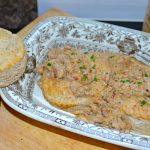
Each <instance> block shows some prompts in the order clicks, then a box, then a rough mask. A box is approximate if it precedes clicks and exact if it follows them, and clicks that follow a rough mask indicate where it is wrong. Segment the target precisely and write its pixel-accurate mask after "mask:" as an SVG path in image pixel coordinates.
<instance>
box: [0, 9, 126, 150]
mask: <svg viewBox="0 0 150 150" xmlns="http://www.w3.org/2000/svg"><path fill="white" fill-rule="evenodd" d="M51 16H69V14H67V13H64V12H62V11H60V10H57V9H50V10H49V11H48V12H46V13H45V14H43V15H42V16H40V17H38V18H37V19H36V20H34V21H33V22H31V23H30V24H29V25H28V26H26V27H25V28H24V29H22V30H21V31H20V32H19V33H18V34H19V35H20V36H21V37H22V38H23V37H24V36H25V35H26V34H27V33H28V32H29V31H30V30H31V29H32V27H33V26H34V25H36V24H37V23H38V22H40V21H41V20H43V19H45V18H47V17H51ZM0 103H1V104H0V150H33V149H34V150H84V149H85V150H104V149H109V150H127V148H123V147H120V146H116V145H113V144H109V143H105V142H101V141H98V140H94V139H91V138H88V137H84V136H81V135H77V134H75V133H71V132H69V131H65V130H63V129H59V128H56V127H53V126H50V125H46V124H43V123H40V122H38V121H35V120H32V119H30V118H28V117H25V116H23V115H22V114H20V113H18V112H16V111H15V110H13V109H11V108H10V107H9V106H7V105H6V104H5V103H4V102H2V99H1V98H0Z"/></svg>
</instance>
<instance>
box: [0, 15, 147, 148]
mask: <svg viewBox="0 0 150 150" xmlns="http://www.w3.org/2000/svg"><path fill="white" fill-rule="evenodd" d="M52 20H62V21H64V22H65V21H66V22H67V21H68V22H69V21H70V20H75V21H78V22H80V21H81V22H83V23H85V24H86V23H89V24H90V23H91V24H95V25H97V26H99V25H100V24H101V25H106V26H110V27H113V28H114V29H116V30H117V29H119V30H122V31H124V32H132V33H135V34H140V35H143V36H144V35H145V36H148V37H150V34H148V33H144V32H140V31H136V30H133V29H128V28H124V27H119V26H115V25H109V24H107V23H101V22H95V21H89V20H87V19H80V18H73V17H61V16H58V17H51V18H47V19H46V20H44V21H42V22H40V23H38V25H36V26H35V27H34V28H33V29H32V31H31V32H30V33H28V34H27V36H26V37H25V38H24V42H26V41H27V40H28V39H29V38H30V36H31V35H32V34H34V32H35V31H37V30H38V29H39V28H40V27H41V26H42V25H43V24H45V23H47V22H51V21H52ZM8 91H9V87H8V88H7V87H6V88H2V89H0V94H1V97H2V98H3V100H4V101H5V102H6V103H7V104H8V105H9V106H10V107H11V108H13V109H14V110H16V111H18V112H20V113H22V114H24V115H25V116H27V117H30V118H32V119H35V120H38V121H40V122H43V123H46V124H50V125H53V126H56V127H59V128H62V129H65V130H68V131H71V132H74V133H77V134H81V135H84V136H87V137H91V138H94V139H98V140H102V141H105V142H109V143H113V144H117V145H120V146H125V147H130V148H134V149H149V148H150V139H149V137H148V142H147V143H145V145H144V143H143V145H138V143H133V141H132V138H135V139H136V138H139V137H138V135H132V134H127V135H128V136H129V137H130V136H131V137H130V138H131V139H130V138H129V137H128V136H127V135H126V134H124V133H122V134H121V136H120V139H117V137H115V134H114V133H115V131H114V133H113V132H112V131H108V133H103V134H102V133H101V132H98V131H96V130H92V129H90V128H89V129H88V128H85V129H84V125H82V122H81V123H80V122H78V124H77V123H74V124H71V122H68V126H67V125H66V121H65V120H63V118H62V116H57V115H56V116H55V114H54V115H50V114H48V113H43V112H42V111H39V110H38V109H37V108H36V107H35V108H34V107H32V105H30V103H29V104H21V103H19V102H17V100H13V98H12V97H11V95H7V94H8V93H7V92H8ZM16 97H17V96H16ZM20 99H21V97H20ZM27 103H28V102H27ZM41 108H42V107H41ZM43 109H44V107H43ZM51 114H52V113H51ZM69 123H70V124H69ZM100 131H102V132H103V131H105V129H104V130H103V129H102V130H100ZM106 131H107V130H106ZM111 133H113V134H114V135H113V134H112V135H111ZM117 134H118V133H116V135H117ZM112 136H114V137H112ZM139 136H140V135H139ZM115 138H116V139H115ZM140 138H141V141H142V138H143V137H142V136H141V137H140ZM144 138H145V137H144ZM144 138H143V139H144ZM141 141H140V140H139V141H137V142H141ZM144 142H145V141H144Z"/></svg>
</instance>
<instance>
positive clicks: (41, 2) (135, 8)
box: [38, 0, 148, 22]
mask: <svg viewBox="0 0 150 150" xmlns="http://www.w3.org/2000/svg"><path fill="white" fill-rule="evenodd" d="M147 3H148V0H38V14H39V15H41V14H42V13H43V12H45V11H46V10H48V9H49V8H52V7H56V8H60V9H62V10H64V11H66V12H69V13H71V14H72V15H74V16H77V17H82V18H91V19H95V20H105V21H107V20H109V21H118V20H119V21H134V22H135V21H137V22H143V20H144V16H145V10H146V6H147Z"/></svg>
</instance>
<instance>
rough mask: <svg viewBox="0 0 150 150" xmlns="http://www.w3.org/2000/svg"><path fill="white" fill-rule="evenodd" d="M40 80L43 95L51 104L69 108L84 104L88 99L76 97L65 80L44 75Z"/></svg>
mask: <svg viewBox="0 0 150 150" xmlns="http://www.w3.org/2000/svg"><path fill="white" fill-rule="evenodd" d="M40 80H41V82H42V84H41V86H42V92H43V95H44V97H45V98H46V99H47V101H48V102H49V103H51V104H52V105H55V106H57V107H60V108H69V107H73V106H77V105H82V104H86V103H87V102H88V101H89V99H87V98H86V97H81V98H76V97H75V96H74V95H73V94H72V92H71V90H70V88H69V85H70V83H69V82H68V81H66V80H59V79H49V78H47V77H45V76H43V77H42V79H40Z"/></svg>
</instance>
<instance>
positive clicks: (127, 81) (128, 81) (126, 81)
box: [120, 80, 130, 83]
mask: <svg viewBox="0 0 150 150" xmlns="http://www.w3.org/2000/svg"><path fill="white" fill-rule="evenodd" d="M120 82H122V83H130V80H121V81H120Z"/></svg>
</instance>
